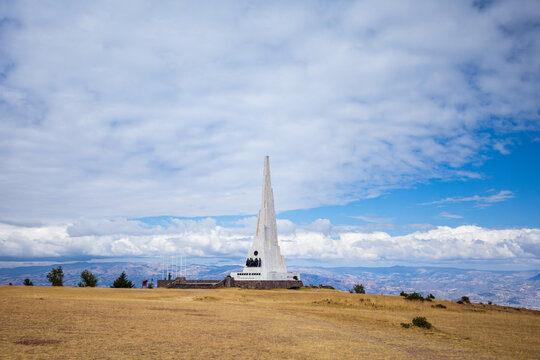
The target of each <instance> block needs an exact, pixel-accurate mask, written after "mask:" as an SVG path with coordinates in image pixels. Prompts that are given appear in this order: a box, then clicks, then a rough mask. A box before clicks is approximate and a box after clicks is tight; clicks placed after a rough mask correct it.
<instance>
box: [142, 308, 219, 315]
mask: <svg viewBox="0 0 540 360" xmlns="http://www.w3.org/2000/svg"><path fill="white" fill-rule="evenodd" d="M148 310H158V311H170V312H181V313H184V314H186V315H191V316H215V315H214V314H208V313H203V312H200V311H198V310H193V309H178V308H149V309H148Z"/></svg>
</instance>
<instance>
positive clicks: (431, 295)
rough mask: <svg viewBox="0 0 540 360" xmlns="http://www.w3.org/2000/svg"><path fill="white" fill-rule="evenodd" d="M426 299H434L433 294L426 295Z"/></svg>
mask: <svg viewBox="0 0 540 360" xmlns="http://www.w3.org/2000/svg"><path fill="white" fill-rule="evenodd" d="M427 299H432V300H434V299H435V296H433V294H432V293H430V294H429V295H428V296H427Z"/></svg>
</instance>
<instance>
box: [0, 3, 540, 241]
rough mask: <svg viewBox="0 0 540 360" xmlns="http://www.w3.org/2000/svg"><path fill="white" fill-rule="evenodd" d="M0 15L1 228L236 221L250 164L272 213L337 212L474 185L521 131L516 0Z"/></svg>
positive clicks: (531, 55) (525, 58)
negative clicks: (446, 184)
mask: <svg viewBox="0 0 540 360" xmlns="http://www.w3.org/2000/svg"><path fill="white" fill-rule="evenodd" d="M1 13H2V14H3V19H2V21H0V44H1V46H0V99H1V101H0V134H1V135H0V140H1V141H0V154H1V157H0V198H1V199H2V201H1V203H0V219H3V220H4V221H12V222H14V221H20V220H21V219H28V220H29V221H30V219H34V220H35V219H39V220H42V219H43V220H47V219H52V220H54V221H64V222H65V221H68V220H69V221H72V219H78V218H81V217H101V216H106V217H112V218H117V217H142V216H154V215H163V214H168V215H178V216H208V215H218V214H242V213H244V214H248V213H254V212H255V210H256V208H255V207H254V206H253V201H252V199H253V198H254V197H256V196H258V195H259V186H260V175H261V173H260V171H261V170H260V169H261V166H262V164H261V163H262V158H263V156H264V155H267V154H268V155H270V156H271V161H272V167H273V168H272V169H273V180H274V183H275V189H276V195H278V191H279V198H280V201H279V202H278V207H279V208H278V210H287V209H298V208H309V207H315V206H319V205H323V204H342V203H346V202H349V201H352V200H355V199H359V198H364V197H374V196H378V195H379V194H381V193H383V192H384V191H386V190H387V189H391V188H397V187H403V186H409V185H411V184H413V183H416V182H419V181H426V180H429V179H433V178H445V179H449V178H463V177H473V178H474V177H478V176H480V175H479V174H477V173H474V172H470V171H469V172H467V171H464V170H463V169H462V167H463V166H464V165H465V164H468V163H470V162H472V161H477V160H479V159H480V160H481V158H482V157H481V154H482V153H483V152H484V151H486V150H487V149H492V148H494V149H498V150H499V151H510V150H511V148H510V147H501V144H506V142H505V141H504V139H503V138H504V135H503V134H508V133H509V132H513V131H526V130H531V129H538V97H537V94H538V93H539V92H540V89H539V84H538V81H537V79H538V76H539V69H540V64H539V61H540V48H539V44H540V42H539V41H538V38H539V35H538V27H537V26H536V25H535V24H537V19H538V18H539V17H540V7H539V6H538V2H537V1H534V0H532V1H523V2H520V5H519V6H516V5H515V3H514V2H511V1H497V2H493V3H492V4H491V5H490V6H484V7H482V8H481V9H480V8H479V7H478V6H476V7H475V6H473V5H472V4H471V3H470V2H433V1H424V2H422V1H421V2H418V1H414V2H409V1H399V2H393V3H392V5H391V6H389V5H388V3H385V2H381V1H345V2H294V3H293V2H279V1H278V2H257V3H251V2H244V1H228V2H221V1H216V2H211V1H210V2H196V3H195V2H184V1H177V2H176V1H175V2H160V3H159V4H155V3H149V2H145V1H129V2H124V1H118V2H110V1H93V2H72V1H40V2H30V1H16V2H3V3H2V5H1ZM486 130H487V132H488V133H489V134H490V135H489V136H488V135H486V133H487V132H486ZM503 148H504V149H505V150H503ZM117 225H119V224H117ZM123 226H131V225H130V224H123ZM64 231H65V229H64ZM71 231H75V229H73V228H72V229H71ZM118 246H120V245H118Z"/></svg>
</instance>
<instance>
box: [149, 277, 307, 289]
mask: <svg viewBox="0 0 540 360" xmlns="http://www.w3.org/2000/svg"><path fill="white" fill-rule="evenodd" d="M157 286H158V288H167V289H217V288H221V287H239V288H242V289H265V290H268V289H295V288H300V287H302V286H304V284H303V283H302V281H301V280H235V279H234V278H232V277H230V276H227V277H226V278H225V279H223V280H187V279H186V278H185V277H178V278H176V279H174V280H158V284H157Z"/></svg>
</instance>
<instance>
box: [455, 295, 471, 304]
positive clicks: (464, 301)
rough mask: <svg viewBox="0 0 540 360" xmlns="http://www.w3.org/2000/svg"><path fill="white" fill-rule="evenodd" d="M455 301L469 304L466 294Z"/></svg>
mask: <svg viewBox="0 0 540 360" xmlns="http://www.w3.org/2000/svg"><path fill="white" fill-rule="evenodd" d="M457 303H458V304H470V303H471V300H470V299H469V297H468V296H462V297H461V300H459V301H458V302H457Z"/></svg>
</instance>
